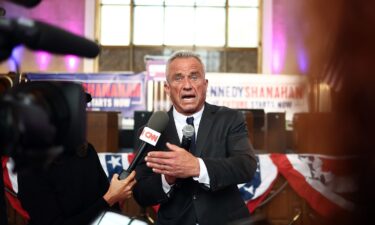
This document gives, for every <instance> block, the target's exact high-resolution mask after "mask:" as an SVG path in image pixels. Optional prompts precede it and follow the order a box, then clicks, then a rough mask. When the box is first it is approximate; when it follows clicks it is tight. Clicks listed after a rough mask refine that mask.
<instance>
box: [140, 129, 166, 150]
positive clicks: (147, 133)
mask: <svg viewBox="0 0 375 225" xmlns="http://www.w3.org/2000/svg"><path fill="white" fill-rule="evenodd" d="M160 135H161V134H160V133H159V132H157V131H155V130H153V129H151V128H149V127H144V128H143V130H142V133H141V136H140V137H139V139H141V140H142V141H144V142H147V143H149V144H150V145H152V146H155V145H156V143H158V140H159V137H160Z"/></svg>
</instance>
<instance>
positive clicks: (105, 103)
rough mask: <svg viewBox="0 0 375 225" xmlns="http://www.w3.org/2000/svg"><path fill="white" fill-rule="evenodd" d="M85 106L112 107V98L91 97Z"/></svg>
mask: <svg viewBox="0 0 375 225" xmlns="http://www.w3.org/2000/svg"><path fill="white" fill-rule="evenodd" d="M87 106H88V107H92V108H100V107H112V98H93V99H92V100H91V102H90V103H88V104H87Z"/></svg>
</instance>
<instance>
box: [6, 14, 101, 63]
mask: <svg viewBox="0 0 375 225" xmlns="http://www.w3.org/2000/svg"><path fill="white" fill-rule="evenodd" d="M0 38H1V39H3V43H2V45H3V46H1V47H4V48H13V47H15V46H16V45H19V44H24V45H26V46H27V47H28V48H30V49H32V50H44V51H47V52H51V53H55V54H63V55H65V54H72V55H77V56H82V57H89V58H94V57H96V56H97V55H98V54H99V51H100V50H99V46H98V45H97V44H96V43H95V42H93V41H91V40H89V39H86V38H83V37H81V36H78V35H76V34H73V33H71V32H68V31H65V30H63V29H61V28H58V27H55V26H52V25H49V24H47V23H43V22H40V21H36V20H31V19H27V18H17V19H8V18H0Z"/></svg>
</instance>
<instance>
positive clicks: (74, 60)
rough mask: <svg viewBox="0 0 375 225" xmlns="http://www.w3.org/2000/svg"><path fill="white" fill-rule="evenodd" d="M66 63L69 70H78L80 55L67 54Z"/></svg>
mask: <svg viewBox="0 0 375 225" xmlns="http://www.w3.org/2000/svg"><path fill="white" fill-rule="evenodd" d="M65 65H66V67H67V69H68V71H71V72H74V71H76V70H77V68H78V57H77V56H73V55H68V56H65Z"/></svg>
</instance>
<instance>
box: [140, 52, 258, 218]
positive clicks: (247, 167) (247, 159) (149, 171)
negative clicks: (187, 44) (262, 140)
mask: <svg viewBox="0 0 375 225" xmlns="http://www.w3.org/2000/svg"><path fill="white" fill-rule="evenodd" d="M166 79H167V80H166V83H165V85H164V87H165V91H166V93H167V94H168V95H169V97H170V99H171V101H172V103H173V107H172V108H171V110H170V111H169V112H168V114H169V118H170V120H169V124H168V126H167V128H166V130H165V131H164V132H163V134H162V135H161V137H160V140H159V142H158V144H157V146H156V147H155V148H152V149H149V151H148V154H147V156H146V157H145V160H144V161H143V162H142V163H141V164H140V165H138V166H137V168H136V170H137V177H136V179H137V184H136V186H135V188H134V190H133V191H134V197H135V199H136V200H137V202H138V203H139V204H140V205H142V206H149V205H156V204H160V208H159V211H158V215H157V224H168V225H173V224H176V225H185V224H186V225H196V224H199V225H221V224H223V225H224V224H228V223H229V222H232V221H236V220H239V219H243V218H246V217H249V211H248V209H247V207H246V206H245V204H244V201H243V200H242V198H241V196H240V193H239V191H238V188H237V184H240V183H245V182H248V181H249V180H251V178H252V177H253V174H254V172H255V169H256V160H255V156H254V152H253V148H252V146H251V144H250V142H249V139H248V134H247V128H246V124H245V121H244V118H243V116H242V114H241V113H240V112H239V111H236V110H233V109H229V108H226V107H219V106H215V105H211V104H208V103H206V102H205V100H206V91H207V85H208V80H207V79H206V78H205V72H204V66H203V63H202V62H201V60H200V58H199V56H198V55H196V54H195V53H193V52H189V51H179V52H176V53H175V54H173V55H172V56H171V57H170V59H169V60H168V62H167V67H166ZM187 123H189V124H191V125H193V126H194V128H195V135H194V136H193V138H192V139H193V140H192V143H191V147H190V149H188V150H185V149H183V148H181V147H179V146H180V143H181V140H182V136H183V134H182V128H183V127H184V126H185V125H186V124H187Z"/></svg>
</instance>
